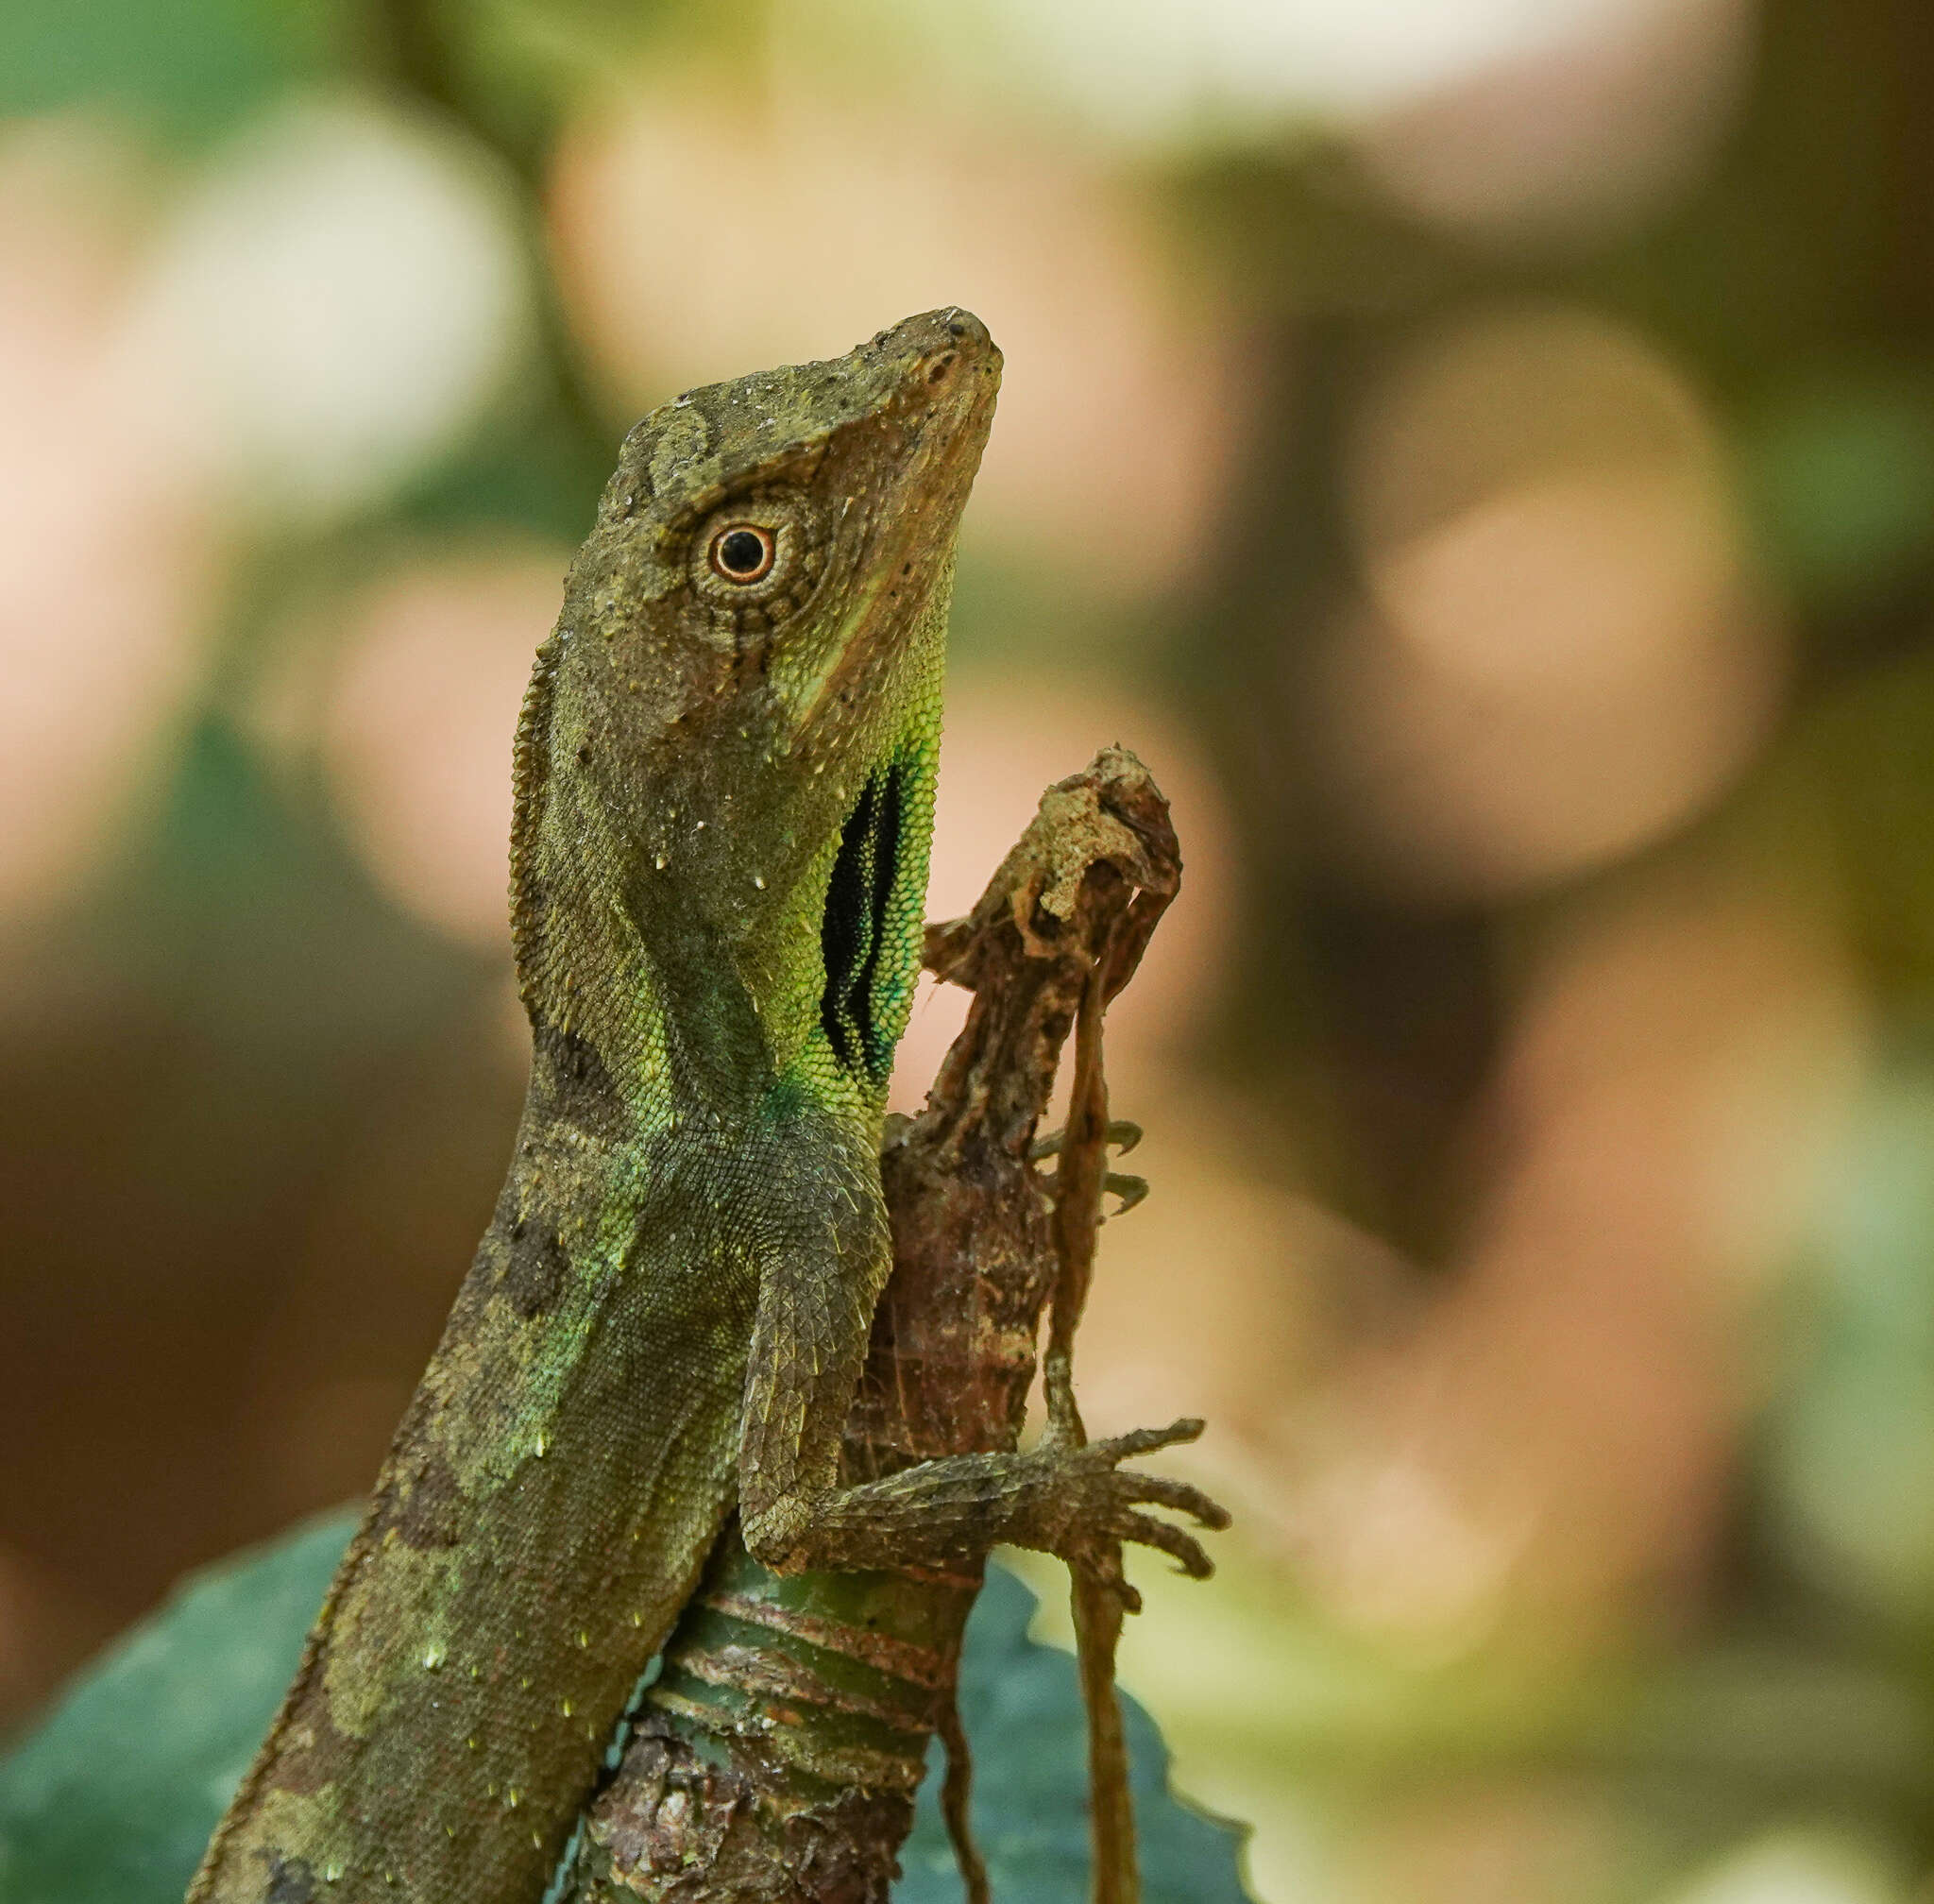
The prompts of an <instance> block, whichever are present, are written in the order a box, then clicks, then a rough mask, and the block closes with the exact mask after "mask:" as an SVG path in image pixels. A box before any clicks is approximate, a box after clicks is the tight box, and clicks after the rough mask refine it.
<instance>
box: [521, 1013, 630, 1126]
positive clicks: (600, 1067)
mask: <svg viewBox="0 0 1934 1904" xmlns="http://www.w3.org/2000/svg"><path fill="white" fill-rule="evenodd" d="M531 1044H532V1059H533V1063H532V1071H533V1074H534V1079H535V1078H537V1077H541V1078H543V1080H545V1082H546V1083H547V1084H548V1086H549V1093H548V1095H549V1097H550V1099H551V1108H552V1109H553V1110H554V1111H555V1112H556V1113H557V1114H559V1115H561V1116H562V1117H564V1118H565V1119H567V1120H568V1121H569V1122H570V1123H572V1124H575V1125H576V1126H577V1127H578V1128H579V1130H581V1131H585V1133H586V1134H587V1135H590V1136H593V1137H609V1138H621V1137H624V1136H625V1135H627V1134H628V1132H629V1131H630V1121H629V1119H628V1118H627V1116H626V1114H625V1110H624V1100H623V1098H622V1097H621V1096H620V1095H619V1089H618V1082H617V1080H616V1079H614V1078H613V1077H612V1075H611V1071H610V1068H609V1066H607V1065H606V1064H605V1063H604V1060H603V1059H602V1057H601V1056H600V1055H599V1053H598V1047H597V1046H595V1045H593V1044H592V1043H591V1041H590V1040H589V1039H588V1038H585V1037H582V1036H580V1035H579V1034H578V1033H577V1032H575V1031H568V1030H566V1029H564V1028H563V1027H562V1026H559V1025H552V1024H548V1023H547V1024H540V1025H537V1026H534V1028H533V1029H532V1033H531Z"/></svg>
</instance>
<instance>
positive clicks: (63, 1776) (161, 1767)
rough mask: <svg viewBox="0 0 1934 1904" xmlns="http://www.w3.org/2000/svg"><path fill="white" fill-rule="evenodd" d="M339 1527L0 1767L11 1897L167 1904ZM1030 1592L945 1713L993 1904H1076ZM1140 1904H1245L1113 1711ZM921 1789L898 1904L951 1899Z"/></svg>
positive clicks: (1065, 1788) (125, 1643) (99, 1681)
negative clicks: (969, 1784)
mask: <svg viewBox="0 0 1934 1904" xmlns="http://www.w3.org/2000/svg"><path fill="white" fill-rule="evenodd" d="M351 1525H352V1522H351V1521H350V1520H349V1519H348V1517H346V1516H341V1515H337V1516H331V1518H330V1519H328V1520H326V1521H320V1522H314V1524H312V1525H310V1526H308V1527H304V1528H301V1529H299V1530H297V1532H296V1533H295V1534H293V1535H291V1536H289V1537H288V1538H286V1539H282V1540H280V1541H279V1542H277V1543H276V1544H275V1545H273V1546H271V1547H268V1548H265V1549H263V1550H262V1551H260V1552H258V1553H255V1554H251V1555H246V1556H243V1557H242V1558H241V1559H239V1560H235V1561H230V1562H229V1563H228V1564H226V1565H224V1566H221V1567H218V1568H214V1569H212V1570H211V1571H209V1572H208V1573H203V1574H200V1575H198V1576H197V1577H195V1579H192V1580H190V1581H189V1582H188V1583H187V1584H186V1585H185V1586H184V1587H183V1588H182V1590H180V1592H179V1593H178V1594H177V1596H176V1597H175V1598H174V1599H173V1600H172V1601H171V1602H170V1603H169V1604H168V1605H167V1606H166V1607H163V1608H162V1609H161V1612H160V1613H158V1614H157V1615H156V1616H155V1617H154V1618H153V1619H152V1620H149V1621H147V1622H145V1623H144V1624H142V1625H140V1626H138V1627H136V1628H135V1629H134V1630H133V1632H131V1633H130V1634H129V1635H128V1636H127V1638H125V1639H124V1640H122V1641H120V1642H119V1643H118V1644H116V1645H115V1646H114V1647H112V1648H111V1649H110V1651H109V1652H108V1653H107V1654H106V1655H104V1656H103V1657H102V1658H100V1659H99V1660H98V1661H96V1662H95V1664H94V1665H93V1666H92V1667H91V1668H89V1669H88V1671H87V1672H85V1673H84V1674H83V1675H81V1677H80V1678H79V1679H78V1680H77V1681H76V1683H75V1685H74V1686H73V1687H72V1689H71V1690H70V1691H69V1692H68V1693H67V1694H66V1696H65V1697H64V1698H63V1699H62V1700H61V1701H60V1702H59V1705H58V1706H57V1707H56V1708H55V1709H54V1711H53V1713H52V1714H51V1715H50V1716H49V1718H48V1719H47V1721H46V1723H45V1724H44V1726H42V1728H41V1730H40V1731H39V1732H38V1733H36V1734H35V1735H34V1736H33V1737H32V1738H30V1739H28V1740H27V1741H26V1743H25V1744H24V1745H22V1746H21V1747H20V1748H19V1750H18V1751H16V1752H15V1753H14V1755H13V1756H12V1757H11V1758H10V1759H8V1760H6V1761H5V1762H4V1763H0V1897H4V1898H5V1899H6V1900H7V1904H179V1899H180V1896H181V1893H182V1891H183V1889H184V1888H185V1887H186V1885H187V1882H188V1879H189V1877H190V1875H191V1874H192V1872H193V1871H194V1869H195V1862H196V1861H197V1860H198V1859H199V1857H200V1855H201V1848H202V1845H204V1844H205V1843H206V1841H207V1838H208V1834H209V1833H210V1831H211V1830H212V1829H213V1828H214V1823H215V1820H216V1818H217V1817H218V1816H219V1814H220V1811H221V1809H222V1807H223V1805H224V1804H226V1803H227V1801H228V1797H229V1793H230V1792H231V1791H233V1789H234V1786H235V1783H236V1781H237V1780H238V1779H239V1778H240V1777H241V1776H242V1773H243V1770H244V1768H245V1767H246V1764H247V1762H248V1759H249V1756H250V1754H251V1753H252V1752H253V1751H254V1749H255V1745H256V1743H257V1741H258V1740H259V1739H260V1738H261V1736H262V1734H263V1731H264V1730H265V1729H266V1727H267V1726H268V1723H269V1720H270V1718H271V1717H272V1716H273V1714H274V1712H275V1708H276V1703H277V1701H278V1700H279V1699H280V1697H281V1693H282V1689H283V1687H284V1686H285V1685H286V1684H287V1683H288V1679H289V1675H290V1674H291V1673H292V1672H293V1671H294V1670H295V1665H296V1660H297V1655H298V1654H299V1653H300V1652H301V1648H302V1636H303V1634H304V1632H305V1631H306V1630H307V1628H308V1625H309V1622H310V1620H311V1619H312V1618H313V1617H314V1612H315V1608H316V1607H317V1605H318V1603H319V1602H320V1601H321V1598H322V1594H323V1590H324V1589H325V1588H326V1587H327V1586H328V1584H329V1577H330V1574H331V1572H332V1571H333V1570H334V1567H335V1563H336V1560H337V1558H338V1556H340V1555H341V1553H342V1550H343V1547H344V1544H345V1542H346V1541H347V1540H348V1535H349V1532H350V1528H351ZM1033 1610H1034V1598H1033V1595H1032V1594H1031V1593H1029V1592H1028V1590H1026V1588H1025V1587H1024V1586H1022V1585H1021V1583H1020V1582H1019V1581H1018V1580H1016V1579H1014V1578H1013V1576H1012V1575H1011V1574H1008V1573H1003V1572H1001V1570H1000V1569H999V1568H997V1567H996V1568H992V1569H991V1570H990V1571H989V1575H988V1584H987V1590H986V1591H985V1592H984V1593H983V1594H982V1595H981V1598H980V1604H979V1606H978V1607H976V1608H975V1615H974V1623H973V1625H972V1627H971V1628H970V1629H969V1633H968V1641H967V1661H966V1670H965V1682H964V1685H963V1688H962V1695H961V1708H962V1716H963V1717H964V1719H965V1721H966V1724H967V1728H968V1732H969V1735H970V1737H971V1738H972V1740H973V1742H974V1748H975V1772H976V1785H975V1824H976V1827H977V1829H978V1831H979V1834H980V1837H981V1840H982V1848H983V1849H984V1850H985V1852H986V1853H987V1859H988V1864H989V1867H990V1872H991V1875H992V1880H993V1886H994V1892H995V1895H996V1896H998V1897H1000V1898H1001V1900H1002V1904H1083V1900H1085V1898H1086V1897H1087V1895H1088V1875H1087V1873H1088V1845H1087V1813H1086V1790H1087V1787H1086V1771H1085V1767H1084V1761H1083V1744H1082V1737H1083V1735H1082V1726H1081V1709H1080V1698H1079V1693H1078V1691H1077V1685H1076V1680H1075V1669H1074V1661H1073V1660H1072V1659H1070V1658H1068V1657H1067V1655H1066V1654H1064V1653H1060V1652H1056V1651H1054V1650H1052V1649H1050V1648H1047V1647H1042V1646H1036V1645H1034V1644H1033V1643H1032V1642H1031V1641H1029V1640H1028V1638H1027V1622H1028V1619H1029V1617H1030V1616H1031V1615H1032V1613H1033ZM1127 1719H1128V1743H1129V1746H1130V1749H1131V1751H1132V1753H1133V1757H1134V1767H1135V1771H1134V1777H1135V1796H1136V1803H1137V1808H1138V1817H1139V1820H1140V1824H1141V1828H1142V1845H1143V1861H1144V1895H1145V1897H1146V1898H1147V1900H1148V1904H1225V1900H1226V1904H1242V1899H1243V1896H1244V1894H1243V1890H1242V1885H1241V1882H1240V1880H1239V1879H1238V1878H1237V1875H1236V1853H1237V1849H1238V1846H1239V1845H1240V1843H1241V1837H1240V1834H1239V1832H1238V1831H1237V1829H1236V1828H1234V1827H1232V1826H1229V1825H1225V1824H1221V1823H1218V1822H1215V1821H1213V1820H1211V1819H1208V1818H1205V1817H1203V1816H1201V1815H1200V1814H1198V1813H1196V1812H1195V1811H1190V1810H1189V1809H1188V1808H1187V1807H1185V1806H1183V1805H1182V1804H1180V1803H1179V1801H1178V1800H1177V1799H1176V1798H1175V1797H1174V1796H1173V1795H1172V1794H1170V1793H1169V1791H1168V1789H1167V1763H1168V1755H1167V1753H1166V1751H1165V1750H1164V1749H1163V1746H1162V1740H1161V1736H1160V1734H1159V1733H1158V1732H1157V1731H1156V1728H1155V1726H1154V1723H1153V1722H1152V1721H1151V1720H1150V1719H1149V1717H1148V1715H1147V1714H1146V1713H1145V1712H1144V1711H1143V1710H1142V1709H1140V1708H1139V1707H1138V1706H1135V1705H1134V1704H1132V1702H1130V1703H1129V1704H1128V1714H1127ZM934 1783H935V1781H934V1779H933V1778H931V1777H929V1779H928V1781H927V1785H926V1788H925V1790H924V1791H923V1793H922V1799H921V1810H920V1819H919V1823H918V1824H917V1825H916V1827H915V1828H914V1833H913V1836H912V1838H911V1840H910V1841H909V1842H908V1846H907V1850H906V1853H905V1856H904V1859H903V1862H904V1864H905V1867H906V1872H907V1875H906V1878H905V1879H904V1880H903V1881H902V1883H901V1884H900V1886H899V1889H898V1893H897V1895H898V1896H899V1897H901V1898H902V1899H906V1900H911V1904H942V1900H945V1904H953V1900H954V1899H956V1898H958V1897H959V1895H960V1887H959V1879H958V1878H957V1877H956V1876H955V1874H954V1863H953V1858H952V1854H951V1853H950V1852H949V1851H948V1849H947V1845H946V1835H945V1833H944V1831H943V1830H942V1828H941V1824H940V1820H939V1817H938V1815H937V1814H936V1811H935V1807H934V1793H933V1787H934Z"/></svg>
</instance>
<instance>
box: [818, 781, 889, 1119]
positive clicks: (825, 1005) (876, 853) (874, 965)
mask: <svg viewBox="0 0 1934 1904" xmlns="http://www.w3.org/2000/svg"><path fill="white" fill-rule="evenodd" d="M910 791H911V787H910V780H909V775H908V771H907V769H906V767H905V766H904V765H903V764H902V763H901V762H900V761H898V760H894V761H890V762H889V763H888V764H887V765H886V766H884V767H879V768H876V769H875V770H874V773H873V774H872V775H871V776H870V777H869V778H868V780H867V782H866V785H865V786H864V787H862V788H861V789H860V791H859V797H858V799H857V800H856V801H855V802H854V803H853V809H852V811H851V812H849V813H848V814H847V816H846V824H845V825H844V826H843V827H842V828H841V829H840V850H839V853H838V855H837V856H836V857H835V859H834V861H833V876H832V878H831V880H830V881H829V882H828V884H827V887H826V910H825V912H824V914H823V917H822V919H821V921H820V952H821V957H822V959H823V963H824V968H825V989H824V990H823V992H822V993H821V995H820V1024H821V1026H822V1027H823V1029H824V1031H825V1034H826V1042H827V1043H828V1044H829V1045H830V1046H832V1047H833V1055H834V1057H835V1058H837V1059H838V1060H839V1062H840V1064H841V1065H842V1066H843V1067H844V1068H845V1069H846V1070H848V1071H849V1072H852V1073H854V1074H855V1075H857V1076H860V1077H863V1078H865V1079H866V1080H868V1081H869V1082H871V1083H874V1084H879V1083H881V1082H883V1081H884V1080H885V1078H886V1074H887V1071H888V1070H889V1068H890V1067H891V1064H892V1062H893V1039H892V1037H891V1035H890V1033H889V1029H888V1026H887V1022H886V1017H887V1014H886V1011H885V1009H884V1008H885V1006H886V1003H887V1001H886V999H885V998H884V997H883V995H882V981H883V979H884V980H886V981H887V982H889V983H891V982H892V981H894V980H896V979H897V978H898V977H899V974H898V973H897V972H896V971H894V970H893V966H894V965H895V964H896V963H897V961H893V960H892V957H891V948H890V947H889V945H888V937H889V934H890V933H891V930H892V927H893V924H894V907H893V894H894V887H895V885H896V884H897V882H898V880H899V878H900V876H901V872H902V866H901V860H902V853H901V843H902V842H903V840H904V839H905V838H906V833H907V828H906V825H905V820H906V809H907V801H908V794H909V792H910ZM883 957H884V958H886V959H887V961H889V963H888V967H887V970H886V971H885V972H884V973H883V971H882V963H881V961H882V959H883Z"/></svg>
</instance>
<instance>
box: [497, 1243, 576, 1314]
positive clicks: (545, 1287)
mask: <svg viewBox="0 0 1934 1904" xmlns="http://www.w3.org/2000/svg"><path fill="white" fill-rule="evenodd" d="M569 1274H570V1258H569V1257H568V1255H566V1254H565V1249H564V1245H563V1244H562V1243H561V1242H560V1241H559V1240H558V1235H557V1226H556V1225H555V1224H554V1223H549V1222H546V1221H544V1220H543V1219H542V1218H540V1217H529V1218H523V1219H520V1220H518V1221H517V1222H516V1223H514V1224H512V1225H511V1232H510V1255H509V1258H508V1260H507V1261H506V1262H505V1263H504V1266H503V1271H502V1274H501V1275H500V1278H499V1279H498V1280H499V1285H500V1288H501V1289H502V1291H503V1293H504V1295H505V1296H506V1297H508V1298H509V1300H510V1305H511V1307H512V1308H513V1309H515V1310H516V1311H517V1314H518V1315H519V1316H521V1317H522V1318H524V1320H525V1321H527V1322H528V1321H530V1320H531V1319H532V1318H533V1317H536V1316H541V1315H543V1313H544V1312H545V1311H546V1310H547V1309H549V1308H550V1307H551V1304H552V1303H553V1302H555V1301H557V1298H558V1293H559V1292H560V1291H561V1290H562V1289H563V1287H564V1283H565V1278H566V1277H567V1276H568V1275H569Z"/></svg>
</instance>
